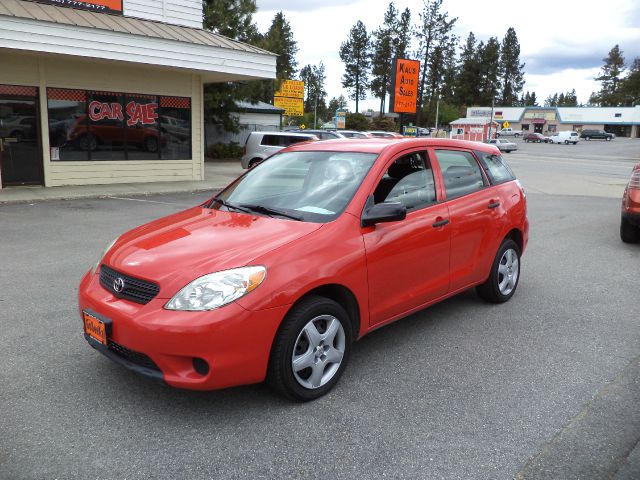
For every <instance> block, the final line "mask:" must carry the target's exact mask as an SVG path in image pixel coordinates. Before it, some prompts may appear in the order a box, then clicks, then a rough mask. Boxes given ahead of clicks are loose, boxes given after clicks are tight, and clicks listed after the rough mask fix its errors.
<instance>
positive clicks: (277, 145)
mask: <svg viewBox="0 0 640 480" xmlns="http://www.w3.org/2000/svg"><path fill="white" fill-rule="evenodd" d="M310 140H318V137H316V136H315V135H312V134H310V133H297V132H296V133H293V132H251V133H250V134H249V136H248V137H247V141H246V142H245V144H244V155H243V156H242V158H241V159H240V163H241V164H242V168H251V167H253V166H254V165H255V164H257V163H259V162H261V161H262V160H264V159H265V158H267V157H270V156H271V155H273V154H274V153H276V152H278V151H280V150H282V149H283V148H285V147H288V146H289V145H293V144H294V143H300V142H308V141H310Z"/></svg>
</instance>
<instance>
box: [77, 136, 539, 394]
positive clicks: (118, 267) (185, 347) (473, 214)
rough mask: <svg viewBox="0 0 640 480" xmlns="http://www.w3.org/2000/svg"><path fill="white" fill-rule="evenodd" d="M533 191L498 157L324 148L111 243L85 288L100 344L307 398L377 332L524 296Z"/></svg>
mask: <svg viewBox="0 0 640 480" xmlns="http://www.w3.org/2000/svg"><path fill="white" fill-rule="evenodd" d="M528 230H529V224H528V221H527V208H526V200H525V194H524V192H523V190H522V187H521V185H520V183H519V182H518V181H517V180H516V178H515V176H514V175H513V172H512V171H511V169H510V168H509V167H508V166H507V164H506V163H505V161H504V160H503V159H502V157H501V155H500V152H499V151H498V149H497V148H495V147H493V146H489V145H484V144H481V143H475V142H462V141H455V140H446V139H401V140H383V139H379V140H378V139H363V140H355V139H354V140H329V141H323V142H313V143H309V144H299V145H296V146H293V147H290V148H287V149H285V150H282V151H281V152H280V153H278V154H276V155H274V156H273V157H271V158H269V159H268V160H266V161H264V162H263V163H261V164H260V165H258V166H256V167H255V168H253V169H251V170H249V171H248V172H247V173H245V174H244V175H242V176H241V177H239V178H238V179H237V180H235V181H234V182H233V183H232V184H231V185H229V186H228V187H227V188H226V189H225V190H223V191H222V192H221V193H219V194H218V195H217V196H215V197H214V198H212V199H210V200H208V201H207V202H205V203H203V204H202V205H198V206H197V207H194V208H191V209H189V210H186V211H184V212H181V213H177V214H174V215H170V216H168V217H165V218H161V219H159V220H156V221H154V222H151V223H149V224H147V225H143V226H141V227H138V228H135V229H133V230H131V231H129V232H127V233H125V234H123V235H122V236H120V237H119V238H118V239H116V240H115V241H114V242H113V243H112V244H111V245H109V247H108V248H107V249H106V251H105V254H104V256H103V257H102V258H101V259H100V260H99V262H98V263H97V265H96V266H95V267H94V268H92V269H91V270H90V271H89V272H88V273H87V274H86V275H85V276H84V278H83V279H82V282H81V284H80V290H79V304H80V312H81V314H82V318H83V322H84V334H85V338H86V339H87V341H88V342H89V344H90V345H91V346H92V347H94V348H95V349H97V350H98V351H100V352H101V353H103V354H104V355H106V356H107V357H109V358H110V359H112V360H114V361H115V362H117V363H120V364H122V365H124V366H125V367H127V368H129V369H131V370H134V371H136V372H138V373H140V374H142V375H145V376H147V377H151V378H153V379H156V380H159V381H162V382H165V383H167V384H169V385H172V386H174V387H181V388H191V389H199V390H210V389H218V388H224V387H229V386H232V385H241V384H249V383H255V382H262V381H263V380H265V379H266V380H267V381H268V382H269V383H270V384H271V385H272V386H273V388H275V389H276V390H277V391H279V392H281V393H282V394H284V395H287V396H288V397H291V398H294V399H298V400H312V399H315V398H317V397H320V396H321V395H323V394H325V393H326V392H328V391H329V390H330V389H331V388H332V387H333V386H334V385H335V384H336V382H337V381H338V379H339V378H340V376H341V374H342V372H343V371H344V369H345V367H346V365H347V362H348V360H349V356H350V353H351V346H352V344H353V342H354V341H355V340H356V339H359V338H361V337H362V336H364V335H366V334H367V333H369V332H371V331H372V330H374V329H377V328H379V327H382V326H384V325H386V324H388V323H391V322H393V321H395V320H398V319H400V318H402V317H405V316H407V315H409V314H411V313H413V312H416V311H418V310H421V309H423V308H425V307H427V306H429V305H431V304H433V303H436V302H439V301H441V300H443V299H445V298H448V297H451V296H452V295H456V294H457V293H460V292H462V291H464V290H467V289H469V288H472V287H475V288H476V290H477V292H478V294H479V295H480V297H482V298H484V299H485V300H488V301H490V302H495V303H501V302H506V301H507V300H509V299H510V298H511V297H512V296H513V294H514V292H515V291H516V288H517V286H518V280H519V277H520V265H521V256H522V253H523V252H524V250H525V247H526V245H527V238H528Z"/></svg>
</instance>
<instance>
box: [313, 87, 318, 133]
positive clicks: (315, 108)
mask: <svg viewBox="0 0 640 480" xmlns="http://www.w3.org/2000/svg"><path fill="white" fill-rule="evenodd" d="M315 93H316V106H315V107H314V109H313V128H314V129H316V128H318V91H317V90H316V92H315Z"/></svg>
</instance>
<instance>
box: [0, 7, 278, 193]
mask: <svg viewBox="0 0 640 480" xmlns="http://www.w3.org/2000/svg"><path fill="white" fill-rule="evenodd" d="M275 63H276V57H275V55H273V54H271V53H269V52H266V51H264V50H261V49H259V48H256V47H253V46H250V45H246V44H243V43H241V42H236V41H233V40H230V39H228V38H225V37H222V36H220V35H216V34H214V33H211V32H207V31H205V30H202V1H201V0H90V1H86V0H38V1H31V0H0V164H1V165H0V167H1V168H0V173H1V185H3V186H6V185H16V184H32V185H33V184H35V185H44V186H58V185H81V184H104V183H123V182H140V181H149V182H151V181H169V180H201V179H202V178H203V176H204V139H203V123H204V122H203V118H202V115H203V114H202V110H203V108H202V97H203V85H204V84H205V83H215V82H227V81H236V80H251V79H269V78H275Z"/></svg>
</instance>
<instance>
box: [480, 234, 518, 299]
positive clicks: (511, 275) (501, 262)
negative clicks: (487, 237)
mask: <svg viewBox="0 0 640 480" xmlns="http://www.w3.org/2000/svg"><path fill="white" fill-rule="evenodd" d="M519 281H520V247H518V245H517V244H516V242H514V241H513V240H511V239H510V238H505V239H504V240H503V241H502V244H501V245H500V248H498V253H496V257H495V258H494V260H493V264H492V265H491V272H490V273H489V278H487V281H486V282H484V283H483V284H482V285H478V286H477V287H476V292H478V295H479V296H480V298H482V299H483V300H486V301H487V302H490V303H504V302H506V301H507V300H509V299H510V298H511V297H512V296H513V294H514V293H515V291H516V288H518V282H519Z"/></svg>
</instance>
